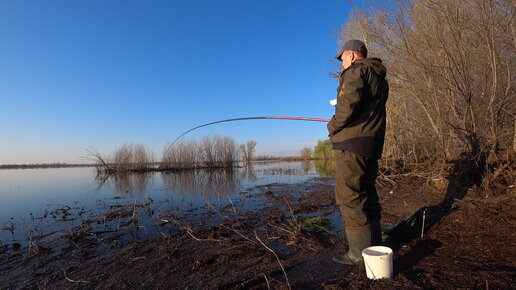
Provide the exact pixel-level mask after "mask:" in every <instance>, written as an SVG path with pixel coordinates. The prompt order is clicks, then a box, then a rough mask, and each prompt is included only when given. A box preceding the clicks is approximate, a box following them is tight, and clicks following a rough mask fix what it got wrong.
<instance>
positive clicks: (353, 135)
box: [328, 40, 389, 265]
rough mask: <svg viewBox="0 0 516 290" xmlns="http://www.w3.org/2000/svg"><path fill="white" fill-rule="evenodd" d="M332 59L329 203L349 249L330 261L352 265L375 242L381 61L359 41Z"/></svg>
mask: <svg viewBox="0 0 516 290" xmlns="http://www.w3.org/2000/svg"><path fill="white" fill-rule="evenodd" d="M335 58H336V59H338V60H340V61H342V67H343V68H344V71H343V72H342V73H341V75H340V81H339V87H338V89H337V104H336V106H335V115H334V116H333V117H332V119H331V121H330V122H329V123H328V131H329V133H330V139H331V141H332V144H333V149H334V152H335V163H336V166H335V168H336V177H335V179H336V180H335V199H336V201H337V205H338V206H339V207H340V211H341V214H342V219H343V226H344V228H345V231H346V236H347V239H348V244H349V250H348V252H347V253H346V254H345V255H343V256H338V257H334V258H333V260H334V261H335V262H338V263H341V264H346V265H358V264H362V263H363V261H364V260H363V257H362V250H363V249H364V248H367V247H369V246H371V245H378V244H380V243H381V226H380V218H381V211H382V208H381V206H380V203H379V198H378V194H377V192H376V187H375V180H376V176H377V174H378V159H380V158H381V156H382V150H383V143H384V138H385V119H386V111H385V103H386V102H387V97H388V94H389V85H388V83H387V80H386V79H385V76H386V69H385V67H384V66H383V64H382V61H381V60H380V59H378V58H367V48H366V46H365V44H364V43H363V42H362V41H360V40H349V41H347V42H346V43H345V44H344V46H343V48H342V50H341V52H340V53H339V54H338V55H337V56H336V57H335Z"/></svg>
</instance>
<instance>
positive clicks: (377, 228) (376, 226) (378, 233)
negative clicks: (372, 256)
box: [371, 219, 383, 246]
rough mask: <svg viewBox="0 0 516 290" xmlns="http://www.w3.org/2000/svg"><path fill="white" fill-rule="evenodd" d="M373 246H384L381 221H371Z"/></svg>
mask: <svg viewBox="0 0 516 290" xmlns="http://www.w3.org/2000/svg"><path fill="white" fill-rule="evenodd" d="M371 245H372V246H381V245H383V240H382V224H381V223H380V219H371Z"/></svg>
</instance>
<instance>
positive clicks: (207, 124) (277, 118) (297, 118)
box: [170, 117, 330, 146]
mask: <svg viewBox="0 0 516 290" xmlns="http://www.w3.org/2000/svg"><path fill="white" fill-rule="evenodd" d="M263 119H272V120H298V121H315V122H329V121H330V119H322V118H307V117H246V118H235V119H227V120H221V121H215V122H211V123H206V124H202V125H199V126H197V127H194V128H192V129H190V130H188V131H186V132H184V133H183V134H181V135H179V137H177V138H176V140H174V142H172V144H170V146H172V145H174V143H176V141H177V140H179V139H181V137H183V136H184V135H186V134H187V133H189V132H192V131H193V130H195V129H199V128H202V127H206V126H209V125H213V124H218V123H224V122H231V121H241V120H263Z"/></svg>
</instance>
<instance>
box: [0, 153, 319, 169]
mask: <svg viewBox="0 0 516 290" xmlns="http://www.w3.org/2000/svg"><path fill="white" fill-rule="evenodd" d="M311 160H319V159H318V158H310V159H303V158H301V157H298V156H287V157H272V156H267V157H265V158H258V159H254V158H253V162H268V161H269V162H277V161H280V162H289V161H311ZM155 164H160V162H155ZM96 166H98V164H75V163H36V164H0V170H2V169H44V168H72V167H96ZM153 171H157V170H153Z"/></svg>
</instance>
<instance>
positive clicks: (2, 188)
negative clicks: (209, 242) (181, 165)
mask: <svg viewBox="0 0 516 290" xmlns="http://www.w3.org/2000/svg"><path fill="white" fill-rule="evenodd" d="M329 171H331V170H328V168H326V167H325V166H322V165H321V164H320V163H317V164H314V163H313V162H257V163H253V164H252V166H247V167H245V166H244V167H241V168H235V169H234V170H222V169H219V170H187V171H181V172H163V173H161V172H157V173H145V174H128V175H118V176H116V177H115V176H110V177H104V178H102V177H99V176H96V172H95V170H94V168H84V167H81V168H60V169H24V170H1V171H0V242H1V241H8V242H12V241H18V242H19V243H20V244H24V241H26V240H27V236H30V235H32V234H35V235H36V234H37V235H38V236H45V235H51V234H52V233H56V232H60V231H61V232H62V231H63V227H65V229H64V230H66V229H67V228H68V229H71V228H72V227H76V226H78V225H81V224H84V223H85V222H88V221H89V220H93V219H94V218H96V219H97V220H98V217H99V215H100V216H102V215H104V219H106V216H109V212H110V211H111V212H113V211H116V210H117V209H120V211H121V209H122V206H121V205H125V207H124V208H123V209H124V210H126V211H128V212H129V213H128V214H130V212H131V207H130V206H131V205H132V204H137V205H138V206H141V207H143V206H142V205H148V204H152V205H151V206H149V207H147V208H146V210H147V213H148V218H147V219H143V220H144V221H143V224H142V226H141V227H142V228H145V229H146V230H145V231H144V235H148V236H152V235H155V231H153V230H151V228H153V226H154V225H155V224H156V220H157V219H156V214H155V213H156V212H169V213H171V212H172V211H173V212H174V213H175V214H177V212H188V213H189V214H190V216H192V217H194V216H195V214H196V213H200V212H202V211H206V209H207V208H208V209H210V208H211V209H214V210H216V208H223V207H228V206H231V207H233V209H234V210H236V208H238V210H245V209H250V208H252V207H253V206H254V203H256V202H257V201H256V200H253V199H242V198H240V197H241V196H242V195H244V194H245V193H246V192H248V191H251V190H253V189H256V188H257V187H259V186H266V185H268V184H275V183H282V184H297V183H300V182H304V181H306V180H308V179H310V178H314V177H319V176H327V175H328V172H329ZM135 208H136V206H135ZM106 212H108V214H106ZM126 215H127V214H126ZM133 215H134V213H133ZM142 215H143V214H142ZM164 216H165V215H164ZM151 217H153V218H151ZM162 220H164V218H162Z"/></svg>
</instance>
